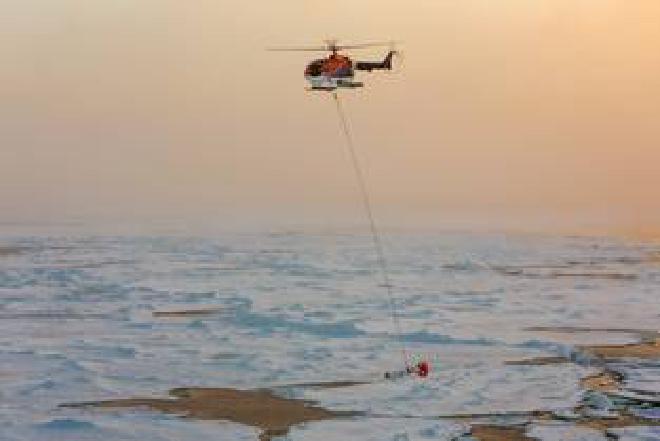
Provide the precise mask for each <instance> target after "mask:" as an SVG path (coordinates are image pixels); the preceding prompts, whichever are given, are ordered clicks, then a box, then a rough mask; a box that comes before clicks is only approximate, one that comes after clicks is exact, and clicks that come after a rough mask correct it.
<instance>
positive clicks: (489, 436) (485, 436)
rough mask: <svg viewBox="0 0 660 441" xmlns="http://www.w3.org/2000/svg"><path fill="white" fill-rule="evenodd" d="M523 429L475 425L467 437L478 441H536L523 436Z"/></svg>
mask: <svg viewBox="0 0 660 441" xmlns="http://www.w3.org/2000/svg"><path fill="white" fill-rule="evenodd" d="M525 431H526V429H525V427H524V426H522V427H511V426H495V425H476V426H473V427H472V428H471V429H470V433H469V435H470V436H471V437H473V438H474V439H476V440H478V441H537V440H536V439H535V438H529V437H528V436H527V435H525Z"/></svg>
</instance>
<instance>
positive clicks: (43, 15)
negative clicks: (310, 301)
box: [0, 0, 660, 230]
mask: <svg viewBox="0 0 660 441" xmlns="http://www.w3.org/2000/svg"><path fill="white" fill-rule="evenodd" d="M2 8H3V14H2V15H1V16H0V57H1V59H2V63H1V65H0V229H1V228H2V225H21V224H26V225H27V224H36V225H42V224H43V225H48V224H57V223H73V224H77V223H80V224H98V225H106V226H110V227H109V228H110V229H112V228H113V227H112V226H113V225H115V226H116V225H119V224H123V225H146V224H150V223H159V222H160V223H165V224H167V223H168V222H171V223H173V224H176V225H183V226H185V227H186V228H189V229H190V230H195V228H198V227H199V228H202V227H203V226H209V225H210V226H214V227H222V228H225V227H226V228H241V227H248V226H250V227H256V228H267V229H278V228H280V229H281V228H294V227H297V226H302V225H314V226H317V227H322V228H333V227H339V226H347V225H360V224H361V223H364V214H363V212H362V208H361V205H360V199H359V193H358V188H357V186H356V182H355V178H354V176H353V171H352V168H351V166H350V162H349V157H348V156H347V154H346V151H345V145H344V141H343V138H342V133H341V130H340V125H339V121H338V119H337V115H336V113H335V108H334V104H333V102H332V100H331V98H330V97H329V96H328V95H327V94H322V93H311V92H307V91H305V87H306V84H305V82H304V78H303V69H304V67H305V64H306V63H307V62H308V61H310V59H312V58H315V57H317V54H314V53H274V52H267V51H265V50H264V49H265V48H266V47H268V46H277V45H308V44H312V45H316V44H318V43H320V42H321V41H323V40H324V39H326V38H338V39H340V40H341V41H343V42H346V43H350V42H364V41H367V42H368V41H382V40H391V39H394V40H398V41H400V43H399V45H398V46H399V48H400V49H401V51H402V53H403V57H402V59H401V66H400V68H398V69H396V71H395V72H392V73H371V74H366V73H364V74H362V75H361V77H360V78H359V80H362V81H364V82H365V87H364V88H363V89H360V90H354V91H347V92H345V93H342V95H341V99H342V100H343V103H344V105H345V108H346V112H347V114H348V117H349V119H350V124H351V129H352V133H353V136H354V139H355V142H356V145H357V147H358V150H359V154H360V159H361V161H362V164H363V166H364V168H365V174H366V176H367V179H368V185H369V188H370V192H371V195H372V199H373V204H374V211H375V213H376V216H377V218H378V220H379V222H380V223H381V224H382V225H384V226H385V227H392V228H394V227H396V228H444V227H448V228H475V229H480V228H481V229H483V228H519V229H528V230H535V229H553V228H557V227H558V226H561V227H562V228H569V229H570V228H584V227H590V226H593V227H602V226H611V227H613V228H614V227H617V228H618V227H625V228H642V227H648V226H649V225H660V197H658V189H660V121H659V119H660V50H658V42H660V2H658V1H657V0H633V1H631V0H535V1H529V0H497V1H494V0H492V1H491V0H460V1H459V0H453V1H447V0H411V1H407V2H401V1H397V2H395V1H391V0H380V1H371V0H370V1H367V0H350V1H348V0H336V1H332V2H328V1H318V0H282V1H278V2H239V1H226V0H214V1H206V0H204V1H201V0H191V1H187V2H181V1H173V0H113V1H109V0H105V1H104V0H94V1H89V0H86V1H82V0H20V1H19V0H2ZM386 49H387V48H371V49H369V50H361V51H355V52H351V53H350V55H351V56H353V58H355V59H365V60H372V59H374V60H376V59H380V58H382V56H383V54H384V52H385V51H386ZM321 55H322V54H319V55H318V56H321Z"/></svg>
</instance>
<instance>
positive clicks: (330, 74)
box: [268, 40, 399, 92]
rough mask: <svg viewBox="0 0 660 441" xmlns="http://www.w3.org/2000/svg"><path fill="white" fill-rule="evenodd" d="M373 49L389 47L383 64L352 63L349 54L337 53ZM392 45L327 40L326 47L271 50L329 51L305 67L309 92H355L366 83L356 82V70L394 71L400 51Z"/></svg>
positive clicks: (388, 43)
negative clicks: (351, 90)
mask: <svg viewBox="0 0 660 441" xmlns="http://www.w3.org/2000/svg"><path fill="white" fill-rule="evenodd" d="M373 46H390V51H389V52H388V53H387V55H386V56H385V59H383V61H355V62H354V61H353V60H352V59H351V58H350V57H348V56H346V55H341V54H339V53H338V52H339V51H341V50H345V49H363V48H367V47H373ZM393 46H394V43H393V42H387V43H362V44H342V45H339V44H337V40H326V42H325V46H311V47H276V48H270V49H268V50H271V51H306V52H320V51H324V52H325V51H328V52H330V55H328V56H327V57H326V58H319V59H316V60H313V61H312V62H310V63H309V64H308V65H307V67H306V68H305V79H306V80H307V81H308V82H309V83H310V85H311V87H310V88H309V90H320V91H327V92H332V91H334V90H337V89H338V88H347V89H352V88H356V87H363V86H364V83H363V82H361V81H355V80H354V79H353V78H354V77H355V71H356V70H363V71H367V72H371V71H372V70H392V58H393V57H394V56H395V55H398V54H399V52H398V51H396V50H395V49H394V47H393Z"/></svg>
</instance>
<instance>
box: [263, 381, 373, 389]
mask: <svg viewBox="0 0 660 441" xmlns="http://www.w3.org/2000/svg"><path fill="white" fill-rule="evenodd" d="M365 384H371V383H370V382H369V381H350V380H345V381H325V382H323V381H322V382H312V383H292V384H283V385H281V386H273V387H271V388H269V389H271V390H275V391H277V390H279V389H299V388H304V389H337V388H341V387H352V386H363V385H365Z"/></svg>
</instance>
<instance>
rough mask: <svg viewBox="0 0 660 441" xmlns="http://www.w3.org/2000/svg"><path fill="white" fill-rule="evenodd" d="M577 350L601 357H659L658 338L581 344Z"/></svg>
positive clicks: (659, 342)
mask: <svg viewBox="0 0 660 441" xmlns="http://www.w3.org/2000/svg"><path fill="white" fill-rule="evenodd" d="M577 348H578V350H579V351H581V352H584V353H587V354H589V355H593V356H595V357H598V358H602V359H618V358H641V359H660V340H655V341H647V342H641V343H630V344H622V345H581V346H578V347H577Z"/></svg>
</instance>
